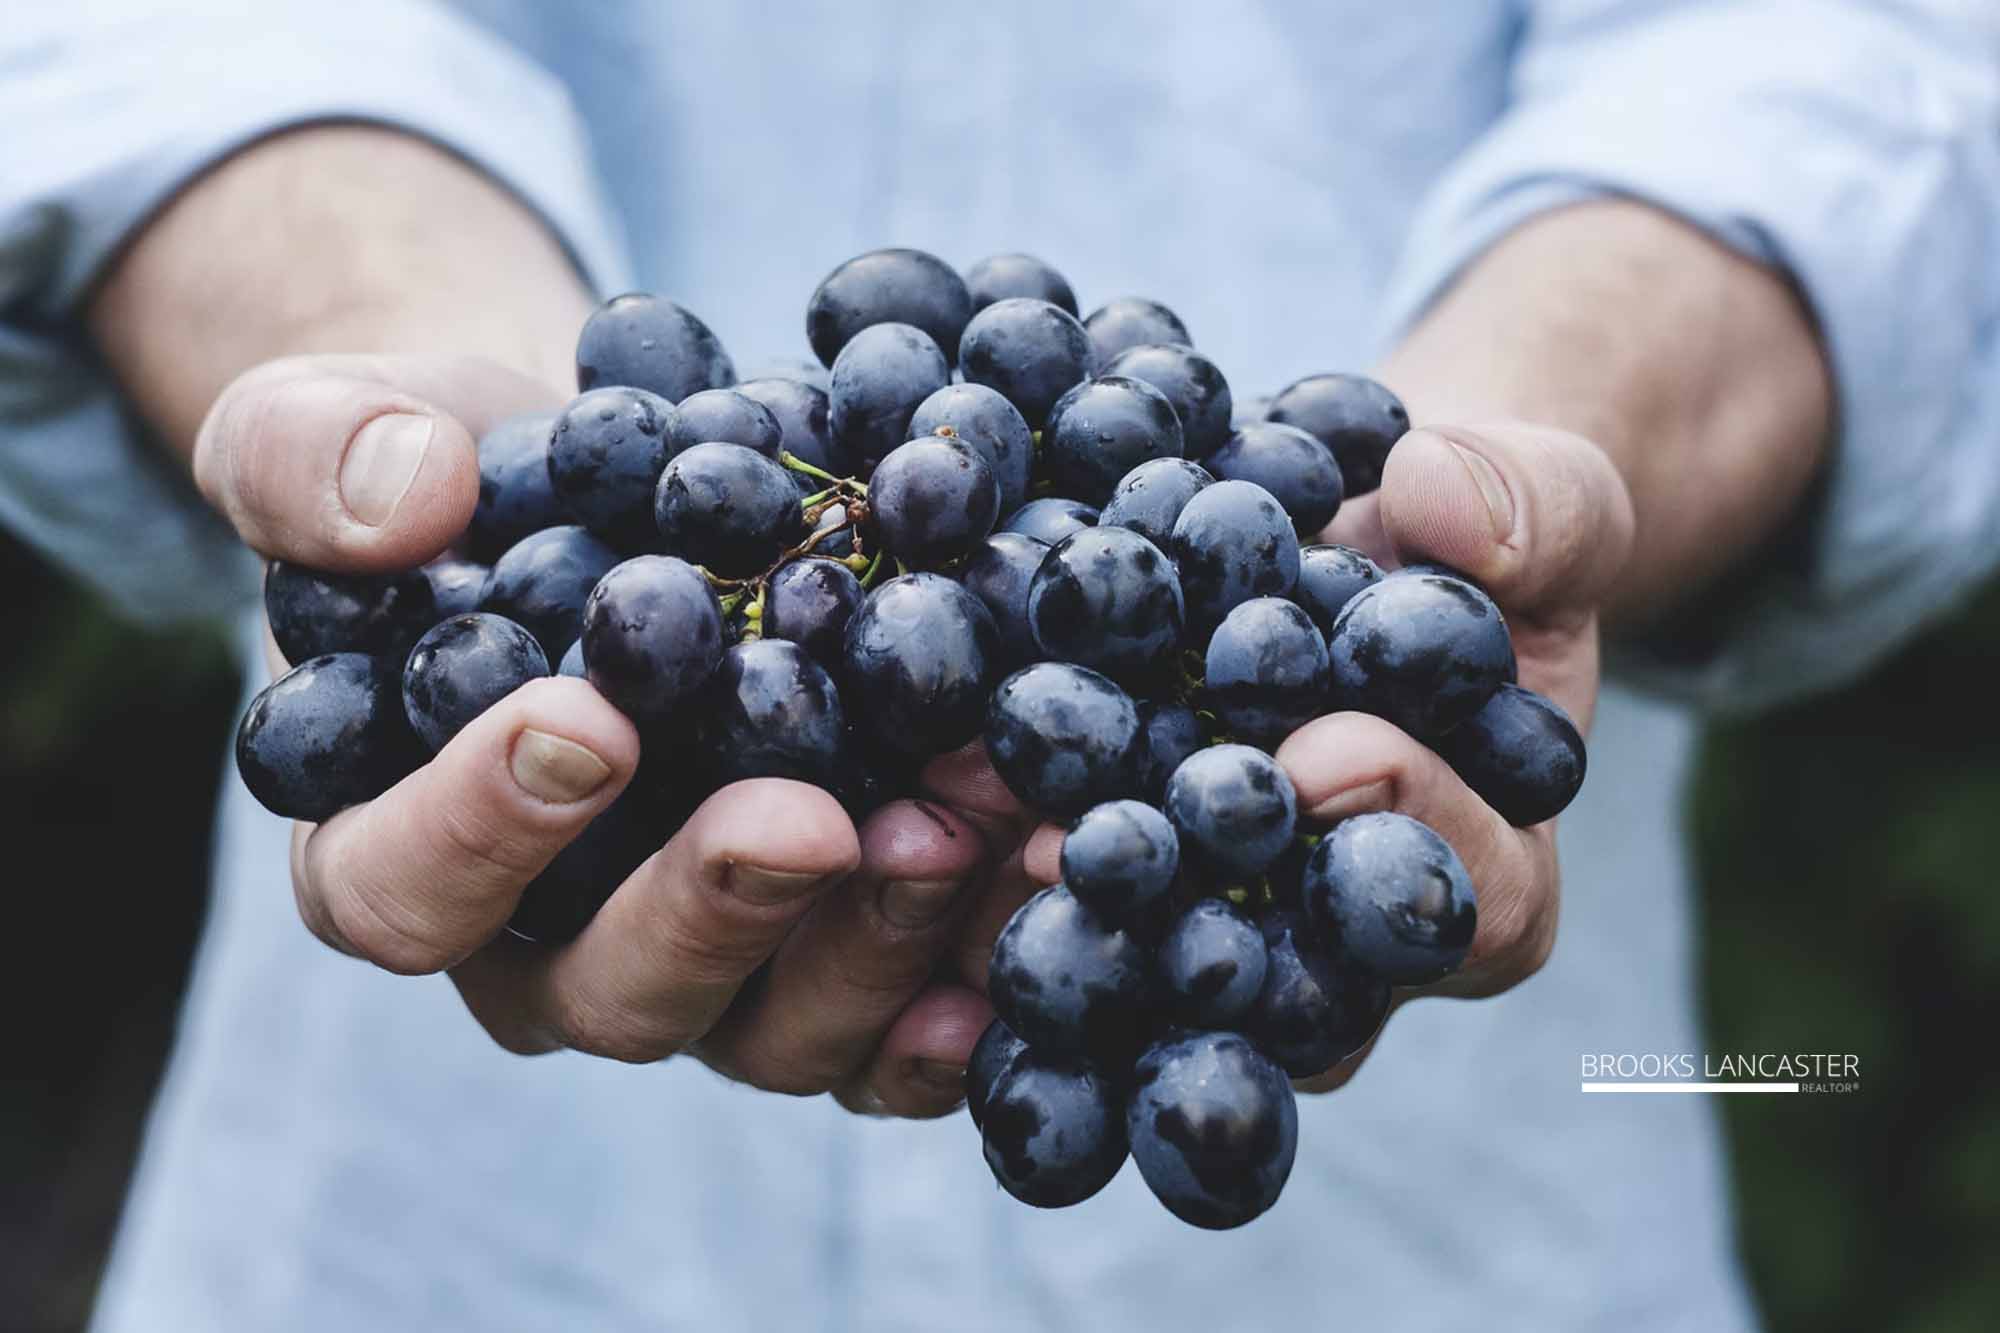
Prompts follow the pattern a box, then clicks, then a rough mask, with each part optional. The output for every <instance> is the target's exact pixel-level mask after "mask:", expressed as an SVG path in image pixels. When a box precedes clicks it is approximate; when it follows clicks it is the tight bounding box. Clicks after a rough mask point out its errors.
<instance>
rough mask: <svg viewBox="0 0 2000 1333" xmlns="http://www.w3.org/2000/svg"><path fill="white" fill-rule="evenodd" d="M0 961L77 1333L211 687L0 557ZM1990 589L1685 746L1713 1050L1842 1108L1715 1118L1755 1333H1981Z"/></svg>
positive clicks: (35, 1322) (13, 1184)
mask: <svg viewBox="0 0 2000 1333" xmlns="http://www.w3.org/2000/svg"><path fill="white" fill-rule="evenodd" d="M0 586H5V587H6V588H7V589H8V601H9V608H10V612H11V614H10V616H9V618H8V628H9V630H10V631H11V633H10V635H9V639H10V643H9V646H8V647H7V649H6V650H5V652H4V653H0V812H4V813H0V835H4V838H5V842H6V845H7V847H8V848H9V850H10V853H11V855H10V857H9V865H10V866H11V867H12V872H11V873H10V875H9V876H8V879H7V884H8V891H7V894H6V905H7V908H8V912H7V920H8V921H9V922H10V924H12V925H13V927H14V929H15V941H16V947H15V948H14V949H13V950H12V951H11V952H12V958H11V960H10V963H9V965H8V967H7V968H6V969H4V971H0V977H4V980H0V987H4V992H0V993H4V995H5V998H6V1000H7V1001H8V1007H7V1012H8V1013H11V1014H12V1015H14V1022H13V1030H14V1032H15V1033H16V1034H17V1035H16V1042H15V1047H16V1051H15V1055H14V1057H13V1058H12V1059H10V1060H8V1061H7V1062H6V1072H5V1074H4V1075H0V1077H4V1079H5V1084H6V1090H5V1094H4V1095H0V1180H4V1181H6V1182H7V1189H6V1191H5V1194H4V1196H0V1198H4V1204H0V1292H5V1293H7V1299H6V1312H5V1314H4V1315H0V1325H4V1326H5V1327H7V1328H10V1329H15V1330H20V1331H21V1333H45V1331H53V1330H71V1329H76V1328H78V1327H80V1326H81V1323H82V1321H83V1319H84V1317H85V1314H86V1312H87V1310H88V1308H89V1301H90V1296H91V1291H92V1288H93V1284H94V1282H95V1280H96V1275H97V1271H98V1267H99V1265H100V1263H101V1261H102V1257H103V1253H104V1249H105V1247H106V1245H107V1244H108V1242H109V1240H110V1236H111V1232H112V1228H113V1226H114V1225H115V1223H116V1219H117V1208H118V1201H119V1194H120V1191H121V1189H122V1187H123V1184H124V1180H125V1175H126V1172H127V1170H128V1169H129V1167H130V1163H131V1156H132V1152H133V1149H134V1147H135V1145H136V1143H137V1141H138V1135H139V1132H140V1128H141V1126H142V1123H143V1117H144V1113H145V1109H146V1103H147V1101H148V1098H149V1096H150V1094H151V1091H152V1087H153V1084H154V1081H155V1080H156V1079H157V1078H158V1076H159V1072H160V1069H161V1067H162V1065H163V1062H164V1060H165V1056H166V1049H167V1043H168V1041H169V1040H170V1038H171V1035H172V1025H173V1019H174V1013H175V1008H176V1005H177V1003H178V997H179V992H180V988H181V986H182V984H183V982H184V981H185V978H186V974H187V965H188V954H189V950H190V948H191V946H192V944H193V942H194V939H195V936H196V933H197V931H198V928H199V923H200V916H201V911H202V903H203V897H204V889H203V885H204V882H205V878H206V874H207V856H208V827H209V825H208V821H209V808H210V805H211V803H212V801H213V799H214V794H215V785H216V782H217V780H218V779H219V777H220V774H221V772H222V765H223V760H224V751H225V739H226V736H227V734H228V728H229V725H230V722H231V720H232V719H231V716H230V715H231V713H232V711H233V709H234V705H235V698H236V684H237V681H236V675H235V668H234V665H233V664H232V663H231V661H230V660H229V657H228V654H227V652H226V651H225V649H224V647H223V645H222V642H221V640H220V639H219V638H218V637H216V636H214V635H212V634H206V633H203V632H200V631H181V632H174V633H167V634H157V633H144V632H140V631H136V630H134V629H132V628H130V627H129V626H126V625H123V624H120V623H118V622H116V621H114V620H112V619H111V618H110V617H109V616H108V615H107V613H106V612H105V610H104V608H103V607H102V606H101V605H99V604H98V603H97V602H96V601H95V600H94V599H93V598H92V597H91V596H90V595H89V594H88V593H86V592H85V591H84V590H82V589H81V588H79V587H77V586H76V585H74V584H73V583H71V582H69V581H67V580H65V579H63V578H61V577H60V576H58V575H57V574H55V573H53V572H51V571H50V570H48V569H47V568H46V567H44V566H42V565H40V564H39V563H38V562H37V561H36V560H35V559H34V557H32V556H30V555H29V554H28V553H26V552H25V551H23V550H21V549H20V548H19V547H18V546H16V545H13V544H12V543H9V542H6V541H5V540H4V539H0ZM1997 668H2000V587H1996V588H1995V589H1993V590H1989V592H1988V593H1987V595H1985V596H1984V597H1982V598H1981V599H1979V600H1978V602H1977V603H1976V604H1974V605H1973V606H1971V607H1970V608H1968V609H1967V611H1966V612H1965V613H1963V614H1962V615H1960V616H1959V617H1957V618H1956V619H1954V620H1953V621H1952V622H1951V623H1950V624H1948V625H1946V626H1943V627H1942V628H1940V629H1939V630H1938V631H1936V632H1934V633H1932V634H1931V635H1929V636H1927V637H1926V638H1924V639H1923V640H1922V641H1920V642H1918V643H1916V644H1913V645H1912V646H1911V647H1909V648H1908V649H1906V650H1905V651H1903V652H1902V653H1900V654H1899V655H1898V656H1897V657H1896V658H1895V659H1894V660H1893V661H1891V662H1889V663H1887V664H1885V665H1884V666H1883V667H1882V668H1881V669H1880V670H1878V671H1876V672H1875V673H1874V674H1873V675H1871V676H1870V677H1869V678H1868V679H1867V680H1865V681H1863V682H1861V683H1859V684H1857V685H1856V686H1855V687H1853V688H1851V689H1849V690H1846V691H1844V692H1842V693H1840V694H1838V695H1834V696H1830V697H1827V698H1824V699H1820V700H1816V701H1813V702H1811V703H1809V704H1806V705H1803V706H1800V707H1797V708H1794V709H1791V710H1789V711H1786V712H1784V713H1781V714H1778V715H1775V716H1770V717H1765V718H1762V719H1759V720H1758V721H1756V722H1755V723H1752V724H1741V725H1732V726H1728V727H1724V728H1719V729H1717V730H1716V731H1714V732H1713V733H1712V734H1711V736H1710V737H1709V738H1708V741H1707V743H1706V752H1705V755H1704V759H1703V763H1702V768H1701V780H1700V782H1699V784H1698V786H1697V788H1696V790H1695V792H1694V793H1693V795H1692V804H1691V811H1690V814H1691V821H1692V828H1693V831H1694V834H1695V837H1696V843H1697V847H1698V852H1699V864H1700V866H1701V870H1702V877H1703V881H1704V882H1703V896H1704V898H1705V905H1706V911H1707V922H1708V932H1707V943H1708V947H1707V956H1706V966H1705V979H1704V980H1705V986H1706V996H1707V1007H1708V1014H1709V1021H1710V1027H1711V1034H1710V1040H1709V1049H1710V1050H1712V1051H1793V1050H1820V1051H1853V1052H1857V1053H1859V1054H1860V1056H1861V1060H1862V1066H1861V1072H1862V1091H1861V1092H1860V1093H1858V1094H1856V1095H1852V1096H1844V1097H1810V1098H1809V1097H1798V1098H1790V1097H1728V1098H1723V1099H1722V1103H1723V1105H1722V1109H1723V1112H1724V1114H1725V1115H1726V1116H1727V1118H1728V1125H1729V1129H1730V1134H1731V1139H1732V1148H1733V1150H1734V1160H1735V1167H1736V1178H1737V1183H1738V1189H1737V1194H1738V1199H1739V1205H1740V1206H1739V1217H1740V1223H1741V1228H1742V1233H1743V1246H1744V1251H1745V1254H1746V1255H1747V1258H1748V1263H1749V1268H1750V1273H1751V1278H1752V1281H1753V1283H1754V1285H1755V1287H1756V1290H1757V1294H1758V1297H1759V1299H1760V1300H1761V1302H1762V1304H1763V1307H1764V1309H1765V1311H1766V1314H1767V1316H1768V1318H1769V1321H1770V1326H1771V1327H1772V1328H1773V1329H1775V1330H1781V1331H1783V1333H1792V1331H1794V1330H1797V1331H1799V1333H1805V1331H1807V1330H1810V1331H1811V1333H1845V1331H1846V1330H1856V1331H1857V1333H1859V1331H1861V1330H1867V1331H1868V1333H1975V1331H1980V1330H1991V1329H1993V1328H1995V1327H2000V1263H1996V1262H1995V1256H1996V1255H2000V1069H1996V1067H1995V1062H1994V1061H1993V1058H1992V1056H1991V1051H1992V1050H1993V1048H1994V1045H1995V1042H1994V1038H1993V1035H1992V1031H1993V1029H1992V1020H1993V1018H1994V1017H1995V1015H1996V1013H2000V1005H1996V1003H1995V1001H1996V999H2000V891H1996V889H1997V888H2000V886H1996V884H1995V882H1994V875H1993V871H1994V869H1995V868H1996V867H2000V702H1996V699H1995V693H1996V690H2000V669H1997Z"/></svg>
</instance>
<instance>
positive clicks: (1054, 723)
mask: <svg viewBox="0 0 2000 1333" xmlns="http://www.w3.org/2000/svg"><path fill="white" fill-rule="evenodd" d="M986 753H987V757H988V758H989V759H991V760H992V762H993V767H994V769H995V770H996V771H997V772H998V773H999V774H1000V777H1001V779H1002V780H1003V781H1004V782H1005V783H1006V784H1007V789H1008V790H1009V791H1011V792H1013V793H1014V795H1015V796H1016V797H1018V798H1019V799H1020V800H1021V802H1022V803H1023V804H1025V805H1028V806H1031V807H1033V808H1034V809H1036V810H1040V811H1042V812H1043V813H1045V814H1049V815H1055V816H1058V817H1061V816H1075V815H1080V814H1082V813H1083V812H1084V811H1085V810H1088V809H1089V808H1090V807H1091V806H1093V805H1096V804H1098V803H1099V802H1100V801H1111V800H1116V799H1118V798H1119V797H1123V796H1130V795H1133V794H1134V793H1135V792H1136V791H1137V790H1138V782H1139V710H1138V709H1137V708H1136V707H1135V706H1134V705H1133V703H1132V699H1131V696H1129V695H1127V694H1126V693H1125V691H1124V690H1121V689H1120V688H1118V686H1117V685H1116V684H1114V683H1113V682H1112V681H1111V680H1109V679H1108V678H1106V677H1104V676H1101V675H1099V674H1098V673H1097V672H1095V671H1091V670H1089V669H1087V668H1085V667H1080V666H1072V665H1070V664H1069V663H1066V662H1038V663H1036V664H1035V665H1034V666H1030V667H1023V668H1022V669H1021V670H1019V671H1016V672H1015V673H1014V674H1013V675H1011V676H1009V677H1007V679H1005V680H1003V681H1001V682H1000V688H999V689H997V690H995V691H994V692H993V704H992V707H991V709H990V710H989V712H988V714H987V718H986ZM1024 1035H1025V1034H1024ZM1030 1039H1031V1040H1032V1038H1030Z"/></svg>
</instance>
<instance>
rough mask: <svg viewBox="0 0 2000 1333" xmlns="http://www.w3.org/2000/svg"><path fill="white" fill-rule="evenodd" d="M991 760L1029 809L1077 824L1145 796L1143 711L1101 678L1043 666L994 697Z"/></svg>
mask: <svg viewBox="0 0 2000 1333" xmlns="http://www.w3.org/2000/svg"><path fill="white" fill-rule="evenodd" d="M986 753H987V757H988V758H990V759H991V760H992V761H993V767H994V769H995V770H996V771H997V772H998V773H999V774H1000V777H1001V779H1002V780H1003V781H1004V782H1006V784H1007V789H1008V790H1009V791H1011V792H1013V793H1014V795H1015V796H1016V797H1017V798H1019V799H1020V801H1021V802H1022V803H1023V804H1024V805H1027V806H1029V807H1031V808H1033V809H1035V810H1039V811H1041V812H1042V813H1044V814H1048V815H1054V816H1058V817H1073V816H1076V815H1080V814H1082V813H1083V812H1084V811H1085V810H1088V809H1089V808H1090V807H1091V806H1093V805H1096V804H1098V803H1099V802H1101V801H1112V800H1117V799H1118V798H1120V797H1123V796H1130V795H1133V794H1134V793H1135V792H1136V791H1137V790H1138V783H1139V710H1138V709H1137V708H1136V707H1135V706H1134V705H1133V703H1132V699H1131V696H1129V695H1128V694H1126V693H1125V691H1124V690H1121V689H1119V688H1118V686H1117V685H1116V684H1115V683H1113V682H1112V681H1111V680H1109V679H1108V678H1106V677H1104V676H1101V675H1099V674H1098V673H1097V672H1095V671H1091V670H1088V669H1087V668H1084V667H1080V666H1072V665H1070V664H1068V663H1066V662H1038V663H1036V664H1035V665H1034V666H1030V667H1023V668H1022V669H1021V670H1019V671H1016V672H1015V673H1014V674H1013V675H1011V676H1009V677H1007V679H1005V680H1003V681H1001V682H1000V688H999V689H997V690H995V691H994V692H993V705H992V708H991V709H990V710H989V712H988V714H987V719H986Z"/></svg>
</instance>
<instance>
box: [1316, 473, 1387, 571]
mask: <svg viewBox="0 0 2000 1333" xmlns="http://www.w3.org/2000/svg"><path fill="white" fill-rule="evenodd" d="M1318 540H1319V541H1322V542H1331V543H1332V544H1334V545H1336V546H1351V547H1353V548H1354V549H1355V550H1357V551H1359V552H1361V553H1362V554H1363V555H1365V556H1367V557H1368V558H1369V559H1370V560H1373V561H1374V562H1375V563H1376V564H1378V565H1394V564H1395V563H1396V552H1395V548H1394V547H1392V546H1390V544H1389V534H1388V533H1386V532H1384V531H1382V497H1381V493H1380V492H1379V491H1370V492H1368V494H1366V495H1358V496H1356V497H1354V498H1353V499H1351V500H1349V501H1348V502H1347V503H1345V504H1343V505H1342V506H1341V507H1340V512H1339V513H1337V514H1335V515H1334V516H1333V521H1332V522H1331V523H1328V524H1327V525H1326V526H1325V527H1324V528H1322V529H1321V530H1320V534H1319V537H1318Z"/></svg>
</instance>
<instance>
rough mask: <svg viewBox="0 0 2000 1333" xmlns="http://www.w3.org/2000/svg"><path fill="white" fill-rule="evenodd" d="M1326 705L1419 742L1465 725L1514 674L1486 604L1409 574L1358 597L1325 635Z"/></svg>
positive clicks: (1506, 642) (1481, 596) (1438, 580)
mask: <svg viewBox="0 0 2000 1333" xmlns="http://www.w3.org/2000/svg"><path fill="white" fill-rule="evenodd" d="M1327 656H1328V659H1329V660H1330V662H1331V664H1332V667H1333V684H1334V702H1335V703H1336V704H1337V705H1338V706H1340V707H1343V708H1356V709H1360V710H1361V711H1363V712H1367V713H1373V714H1375V715H1376V716H1377V717H1383V718H1387V719H1388V720H1389V721H1391V722H1394V723H1395V724H1396V725H1397V726H1399V727H1401V728H1402V729H1403V730H1405V731H1407V732H1409V733H1410V734H1411V735H1412V736H1416V737H1418V738H1419V739H1422V740H1430V739H1434V738H1436V737H1438V736H1442V735H1444V734H1445V733H1446V732H1448V731H1450V730H1451V729H1452V728H1453V727H1455V726H1457V725H1458V724H1459V723H1461V722H1463V721H1465V720H1466V719H1467V718H1470V717H1471V716H1472V715H1473V714H1474V713H1477V712H1478V711H1479V710H1480V709H1481V708H1484V707H1485V706H1486V701H1487V700H1488V699H1491V698H1492V697H1493V692H1494V691H1495V690H1497V689H1499V688H1500V687H1501V686H1502V685H1504V684H1506V683H1507V681H1508V679H1509V678H1510V677H1511V676H1512V675H1513V674H1514V646H1513V641H1512V640H1511V639H1510V638H1509V636H1508V633H1507V622H1506V621H1505V620H1503V619H1502V618H1501V616H1500V608H1499V607H1497V606H1495V605H1494V604H1493V599H1492V598H1490V597H1488V596H1487V595H1486V594H1485V593H1483V592H1481V591H1479V589H1477V588H1475V587H1473V586H1472V585H1471V584H1470V583H1466V582H1464V581H1463V580H1461V579H1455V578H1448V577H1446V576H1444V575H1442V574H1408V575H1398V576H1397V577H1395V578H1386V579H1383V580H1382V581H1381V582H1380V583H1375V584H1371V585H1369V586H1368V587H1366V588H1363V589H1362V590H1361V591H1360V592H1358V593H1356V594H1355V595H1354V597H1353V598H1352V599H1350V600H1349V601H1348V603H1347V605H1346V607H1344V608H1343V609H1342V610H1341V613H1340V615H1339V616H1338V617H1337V618H1336V619H1335V620H1334V622H1333V630H1332V632H1331V633H1330V634H1328V635H1327Z"/></svg>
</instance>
